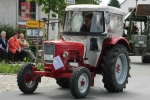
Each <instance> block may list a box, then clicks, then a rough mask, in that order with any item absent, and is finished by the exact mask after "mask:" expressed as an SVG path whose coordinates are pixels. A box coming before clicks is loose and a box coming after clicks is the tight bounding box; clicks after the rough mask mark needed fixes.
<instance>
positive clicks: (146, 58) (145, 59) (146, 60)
mask: <svg viewBox="0 0 150 100" xmlns="http://www.w3.org/2000/svg"><path fill="white" fill-rule="evenodd" d="M142 63H150V56H142Z"/></svg>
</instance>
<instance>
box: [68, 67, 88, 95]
mask: <svg viewBox="0 0 150 100" xmlns="http://www.w3.org/2000/svg"><path fill="white" fill-rule="evenodd" d="M90 86H91V75H90V71H89V70H88V69H87V68H85V67H78V68H76V69H75V70H74V72H73V74H72V76H71V78H70V90H71V94H72V95H73V96H74V97H75V98H84V97H85V96H86V95H87V94H88V93H89V91H90Z"/></svg>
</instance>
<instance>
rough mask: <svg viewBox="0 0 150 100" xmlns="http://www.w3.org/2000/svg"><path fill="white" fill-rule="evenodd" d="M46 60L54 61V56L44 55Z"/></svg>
mask: <svg viewBox="0 0 150 100" xmlns="http://www.w3.org/2000/svg"><path fill="white" fill-rule="evenodd" d="M44 60H51V61H52V60H53V55H46V54H45V55H44Z"/></svg>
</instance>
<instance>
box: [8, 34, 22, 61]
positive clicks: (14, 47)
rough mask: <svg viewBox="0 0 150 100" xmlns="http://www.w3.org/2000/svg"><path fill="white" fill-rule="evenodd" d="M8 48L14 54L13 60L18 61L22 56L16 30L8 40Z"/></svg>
mask: <svg viewBox="0 0 150 100" xmlns="http://www.w3.org/2000/svg"><path fill="white" fill-rule="evenodd" d="M8 45H9V46H8V49H9V50H11V51H12V53H13V54H14V61H15V62H18V63H20V62H21V59H23V57H22V52H21V47H20V44H19V41H18V32H14V33H13V36H12V37H11V38H10V39H9V40H8Z"/></svg>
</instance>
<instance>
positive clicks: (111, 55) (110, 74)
mask: <svg viewBox="0 0 150 100" xmlns="http://www.w3.org/2000/svg"><path fill="white" fill-rule="evenodd" d="M120 52H124V53H125V55H126V57H127V61H128V65H129V66H128V67H129V68H128V72H127V78H126V80H125V84H123V86H121V87H119V86H117V84H116V82H115V81H114V80H116V77H115V75H114V66H115V64H116V57H117V56H118V53H120ZM129 62H130V59H129V57H128V51H127V48H126V47H125V46H123V45H120V44H116V45H114V46H113V47H112V48H110V49H109V50H107V51H106V55H105V56H104V57H103V64H102V69H103V72H102V76H103V79H102V82H103V83H104V87H105V88H106V90H107V91H109V92H122V91H123V88H125V87H126V83H127V82H128V76H129V69H130V64H129Z"/></svg>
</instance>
